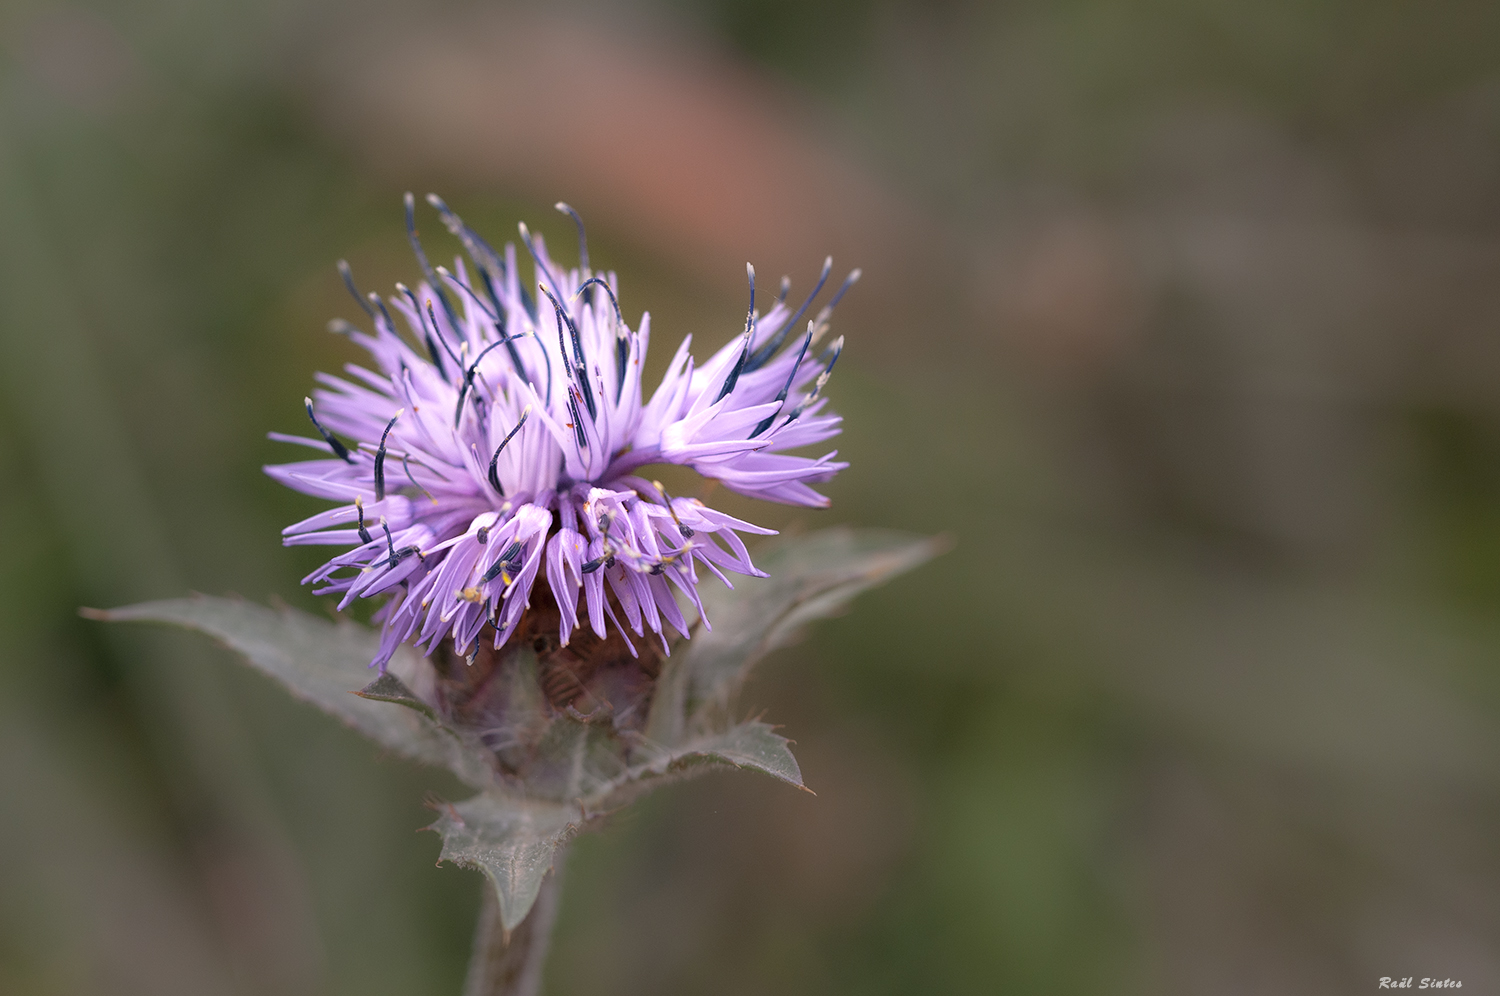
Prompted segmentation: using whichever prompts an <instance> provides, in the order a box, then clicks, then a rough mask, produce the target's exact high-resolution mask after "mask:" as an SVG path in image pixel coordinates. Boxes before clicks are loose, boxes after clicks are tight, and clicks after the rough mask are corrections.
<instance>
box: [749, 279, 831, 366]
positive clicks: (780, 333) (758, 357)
mask: <svg viewBox="0 0 1500 996" xmlns="http://www.w3.org/2000/svg"><path fill="white" fill-rule="evenodd" d="M832 272H833V257H832V256H829V257H827V258H825V259H824V260H823V272H822V273H819V274H818V282H817V284H816V285H814V286H813V289H812V293H811V294H809V295H807V300H806V301H803V302H802V307H800V308H798V309H797V312H796V314H794V315H792V317H791V318H789V319H787V323H786V324H785V325H783V326H782V327H781V328H779V329H777V330H776V334H775V335H773V336H771V338H770V339H768V340H767V341H766V344H765V345H764V346H762V347H760V348H759V349H757V350H756V351H755V355H753V356H751V357H750V362H749V363H748V364H746V366H747V367H748V368H749V369H750V370H759V369H760V368H761V367H763V366H765V365H766V362H767V361H768V360H770V359H771V357H773V356H775V355H776V351H777V350H778V349H780V348H781V344H782V343H783V342H785V341H786V337H787V336H788V335H790V334H791V332H792V329H794V328H796V327H797V323H798V322H799V321H801V320H802V316H803V315H805V314H807V309H808V308H810V307H812V303H813V301H814V300H816V299H817V296H818V294H819V292H821V291H822V290H823V285H824V284H826V283H827V282H828V274H830V273H832Z"/></svg>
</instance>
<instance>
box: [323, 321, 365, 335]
mask: <svg viewBox="0 0 1500 996" xmlns="http://www.w3.org/2000/svg"><path fill="white" fill-rule="evenodd" d="M328 331H330V332H332V333H333V334H334V335H353V334H354V333H356V332H358V331H359V327H358V326H356V325H350V324H349V323H348V322H346V321H344V320H343V319H342V318H335V319H333V320H332V321H330V322H329V323H328Z"/></svg>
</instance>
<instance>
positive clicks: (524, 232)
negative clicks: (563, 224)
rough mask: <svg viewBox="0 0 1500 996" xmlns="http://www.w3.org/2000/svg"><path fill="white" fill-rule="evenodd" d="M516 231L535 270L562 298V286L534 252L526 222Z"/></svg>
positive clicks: (534, 248) (534, 247)
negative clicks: (539, 271)
mask: <svg viewBox="0 0 1500 996" xmlns="http://www.w3.org/2000/svg"><path fill="white" fill-rule="evenodd" d="M516 230H517V231H519V232H520V233H521V242H522V243H523V244H524V245H525V246H526V251H527V252H529V253H531V260H532V262H534V263H536V268H537V269H538V270H541V271H542V275H543V276H545V277H546V278H547V282H548V283H550V284H551V285H552V289H553V290H554V291H556V292H557V296H558V297H562V286H561V285H560V284H559V283H558V282H557V278H556V277H554V276H553V275H552V268H551V267H549V266H548V265H547V264H546V263H544V262H542V257H541V254H540V253H538V252H537V251H536V244H535V243H533V242H532V241H531V229H529V228H527V227H526V222H524V221H523V222H521V223H520V224H519V225H517V226H516ZM553 303H554V304H555V303H556V299H555V298H554V299H553ZM535 320H536V309H534V308H533V309H532V321H535Z"/></svg>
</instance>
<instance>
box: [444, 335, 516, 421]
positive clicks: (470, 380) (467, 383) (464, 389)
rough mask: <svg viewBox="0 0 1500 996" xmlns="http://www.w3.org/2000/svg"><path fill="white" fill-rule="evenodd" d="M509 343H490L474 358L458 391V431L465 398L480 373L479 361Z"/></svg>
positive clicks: (455, 414)
mask: <svg viewBox="0 0 1500 996" xmlns="http://www.w3.org/2000/svg"><path fill="white" fill-rule="evenodd" d="M509 342H510V339H508V338H502V339H501V340H500V341H499V342H492V343H490V344H489V345H488V346H486V347H484V348H483V349H482V350H480V351H479V355H478V356H476V357H474V362H473V363H470V364H469V369H468V371H467V372H466V373H465V374H464V382H463V386H461V387H460V388H459V389H458V404H456V405H454V406H453V428H455V429H457V428H458V423H459V420H460V419H462V418H463V414H464V396H465V395H466V394H468V393H469V388H471V387H473V386H474V375H475V374H476V373H478V372H479V361H480V360H482V359H484V358H485V356H487V355H489V351H490V350H492V349H494V348H495V347H496V346H504V345H507V344H508V343H509Z"/></svg>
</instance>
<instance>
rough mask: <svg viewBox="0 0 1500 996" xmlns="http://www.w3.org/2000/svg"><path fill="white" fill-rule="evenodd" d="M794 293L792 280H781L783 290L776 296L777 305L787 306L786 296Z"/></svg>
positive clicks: (787, 278) (789, 278)
mask: <svg viewBox="0 0 1500 996" xmlns="http://www.w3.org/2000/svg"><path fill="white" fill-rule="evenodd" d="M791 292H792V278H791V277H785V276H784V277H782V278H781V290H780V291H779V292H778V293H777V295H776V303H777V304H786V296H787V295H788V294H790V293H791Z"/></svg>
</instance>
